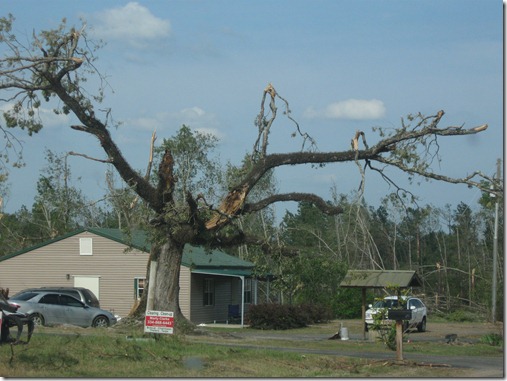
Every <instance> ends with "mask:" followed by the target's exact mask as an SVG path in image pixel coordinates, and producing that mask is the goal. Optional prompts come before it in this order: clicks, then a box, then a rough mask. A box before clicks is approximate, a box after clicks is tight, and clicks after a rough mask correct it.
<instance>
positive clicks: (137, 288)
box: [134, 278, 146, 300]
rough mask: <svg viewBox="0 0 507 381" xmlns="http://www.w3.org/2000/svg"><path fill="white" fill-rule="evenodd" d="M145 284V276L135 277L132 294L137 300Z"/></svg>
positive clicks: (141, 294)
mask: <svg viewBox="0 0 507 381" xmlns="http://www.w3.org/2000/svg"><path fill="white" fill-rule="evenodd" d="M145 284H146V278H135V279H134V295H135V298H136V299H137V300H139V299H141V296H143V292H144V288H145Z"/></svg>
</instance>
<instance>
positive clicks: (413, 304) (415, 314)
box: [408, 299, 423, 324]
mask: <svg viewBox="0 0 507 381" xmlns="http://www.w3.org/2000/svg"><path fill="white" fill-rule="evenodd" d="M408 308H409V309H410V310H411V311H412V319H411V320H410V323H411V324H416V323H420V322H421V320H422V318H423V317H422V312H423V311H422V305H421V302H419V300H417V299H409V301H408Z"/></svg>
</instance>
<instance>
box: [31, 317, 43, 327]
mask: <svg viewBox="0 0 507 381" xmlns="http://www.w3.org/2000/svg"><path fill="white" fill-rule="evenodd" d="M29 318H30V319H32V321H33V324H34V325H38V326H43V325H44V316H42V315H41V314H31V315H30V316H29Z"/></svg>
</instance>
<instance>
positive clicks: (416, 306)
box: [365, 296, 428, 332]
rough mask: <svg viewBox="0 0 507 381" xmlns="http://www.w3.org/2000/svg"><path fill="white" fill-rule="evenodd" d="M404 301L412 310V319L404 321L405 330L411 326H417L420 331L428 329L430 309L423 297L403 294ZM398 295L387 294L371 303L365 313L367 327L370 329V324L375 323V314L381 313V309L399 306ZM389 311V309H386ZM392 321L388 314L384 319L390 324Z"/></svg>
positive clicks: (407, 307) (384, 321)
mask: <svg viewBox="0 0 507 381" xmlns="http://www.w3.org/2000/svg"><path fill="white" fill-rule="evenodd" d="M401 298H402V300H403V301H405V302H406V309H408V310H411V311H412V319H410V320H406V321H404V322H403V330H404V331H407V330H408V329H410V328H414V327H417V330H418V331H419V332H424V331H426V319H427V314H428V309H427V308H426V306H425V305H424V303H423V302H422V300H421V299H419V298H414V297H412V296H402V297H401ZM398 305H399V304H398V297H397V296H387V297H385V298H384V299H383V300H379V301H377V302H375V303H374V304H373V305H371V304H370V305H369V309H368V310H367V311H366V315H365V328H366V331H368V326H370V325H372V324H373V318H374V315H376V314H377V313H379V310H381V309H384V308H386V309H391V308H393V307H398ZM386 313H387V311H386ZM390 322H391V321H390V320H389V319H387V315H386V316H385V319H384V320H383V323H385V324H388V323H390Z"/></svg>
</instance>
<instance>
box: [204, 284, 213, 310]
mask: <svg viewBox="0 0 507 381" xmlns="http://www.w3.org/2000/svg"><path fill="white" fill-rule="evenodd" d="M203 304H204V305H205V306H213V305H215V282H214V281H213V279H209V278H206V279H204V301H203Z"/></svg>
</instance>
